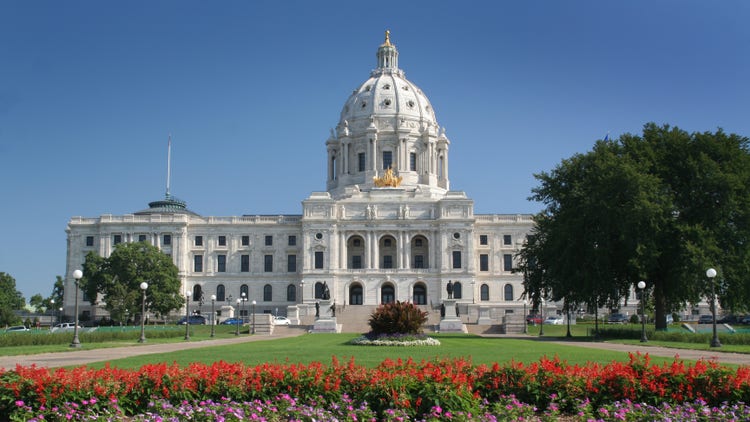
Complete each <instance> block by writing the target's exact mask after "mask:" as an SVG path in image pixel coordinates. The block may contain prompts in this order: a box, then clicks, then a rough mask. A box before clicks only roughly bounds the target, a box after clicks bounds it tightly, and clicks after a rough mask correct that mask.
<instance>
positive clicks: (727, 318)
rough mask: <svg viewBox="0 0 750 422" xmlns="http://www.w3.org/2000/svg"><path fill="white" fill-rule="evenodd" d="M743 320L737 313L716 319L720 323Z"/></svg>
mask: <svg viewBox="0 0 750 422" xmlns="http://www.w3.org/2000/svg"><path fill="white" fill-rule="evenodd" d="M740 320H741V318H740V317H738V316H737V315H724V316H723V317H721V318H719V319H717V320H716V322H718V323H719V324H737V323H739V322H740Z"/></svg>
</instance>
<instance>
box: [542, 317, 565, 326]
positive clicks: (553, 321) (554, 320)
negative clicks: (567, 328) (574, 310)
mask: <svg viewBox="0 0 750 422" xmlns="http://www.w3.org/2000/svg"><path fill="white" fill-rule="evenodd" d="M564 322H565V319H564V318H563V317H562V316H561V315H550V316H548V317H547V318H546V319H545V320H544V323H545V324H547V325H563V323H564Z"/></svg>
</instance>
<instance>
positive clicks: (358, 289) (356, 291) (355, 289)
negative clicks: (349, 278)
mask: <svg viewBox="0 0 750 422" xmlns="http://www.w3.org/2000/svg"><path fill="white" fill-rule="evenodd" d="M363 299H364V295H363V293H362V285H361V284H359V283H356V284H352V285H351V287H349V304H350V305H362V301H363Z"/></svg>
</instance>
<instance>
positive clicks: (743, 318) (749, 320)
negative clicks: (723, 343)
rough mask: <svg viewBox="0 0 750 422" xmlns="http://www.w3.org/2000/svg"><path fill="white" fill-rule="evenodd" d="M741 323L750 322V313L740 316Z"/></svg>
mask: <svg viewBox="0 0 750 422" xmlns="http://www.w3.org/2000/svg"><path fill="white" fill-rule="evenodd" d="M740 324H750V315H745V316H743V317H742V318H740Z"/></svg>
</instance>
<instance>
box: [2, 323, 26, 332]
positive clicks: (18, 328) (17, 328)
mask: <svg viewBox="0 0 750 422" xmlns="http://www.w3.org/2000/svg"><path fill="white" fill-rule="evenodd" d="M25 331H30V330H29V329H28V328H27V327H26V326H24V325H16V326H13V327H8V328H6V329H5V332H6V333H22V332H25Z"/></svg>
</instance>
